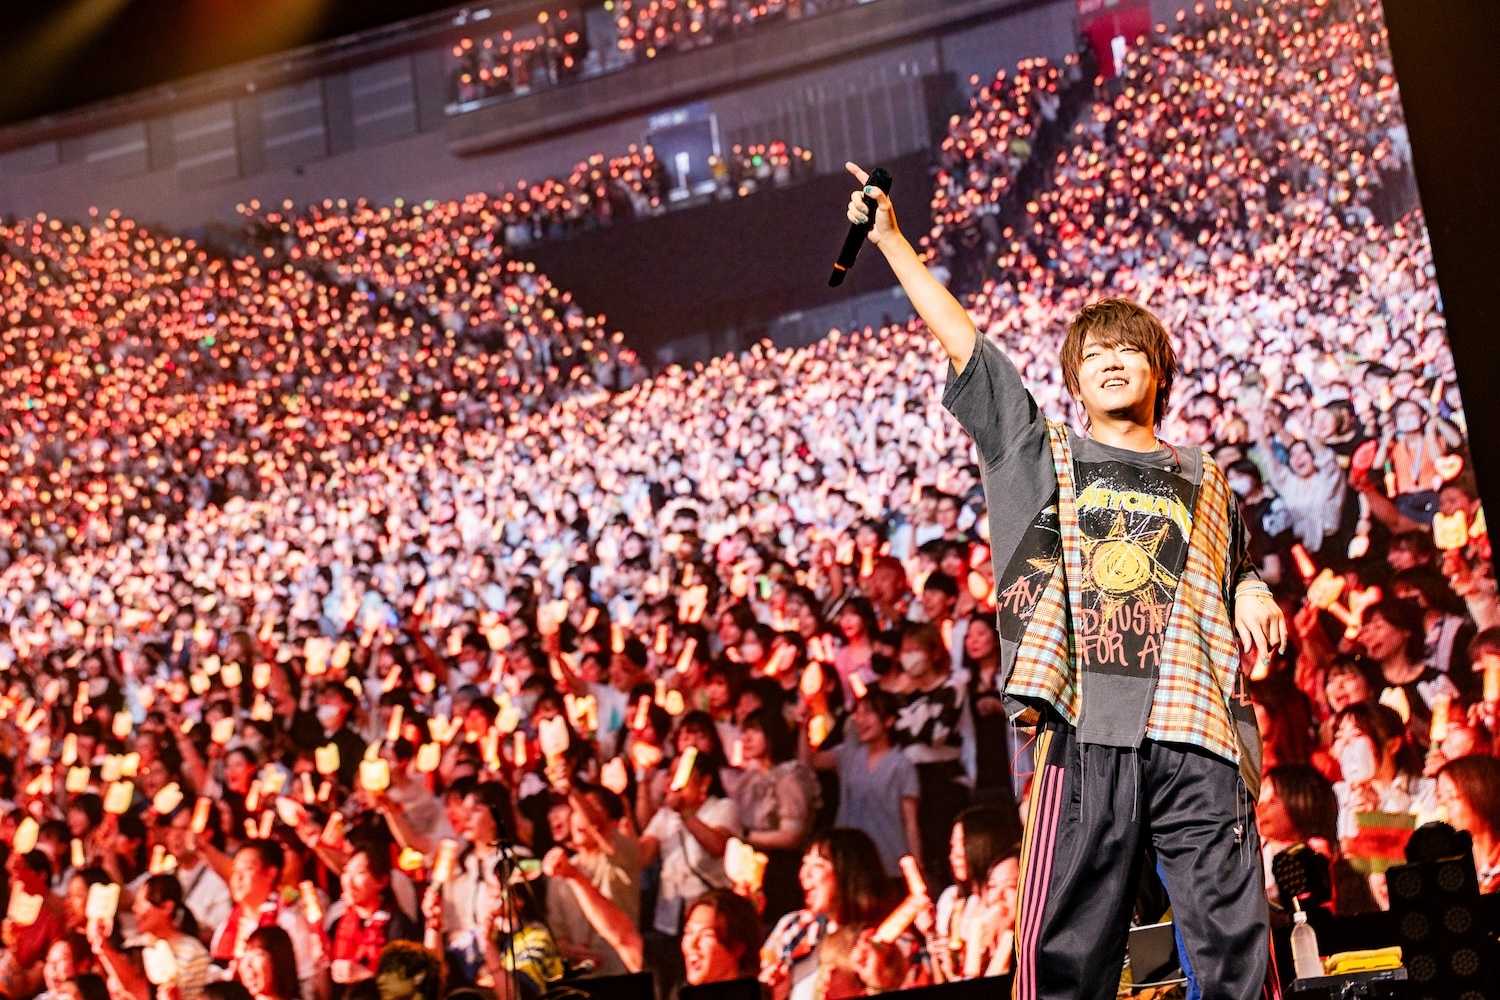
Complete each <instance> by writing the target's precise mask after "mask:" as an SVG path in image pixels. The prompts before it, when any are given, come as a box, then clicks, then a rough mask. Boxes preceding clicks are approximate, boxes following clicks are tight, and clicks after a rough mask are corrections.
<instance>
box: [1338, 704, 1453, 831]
mask: <svg viewBox="0 0 1500 1000" xmlns="http://www.w3.org/2000/svg"><path fill="white" fill-rule="evenodd" d="M1333 757H1334V759H1335V760H1337V761H1338V762H1339V771H1340V774H1341V780H1339V781H1336V782H1334V785H1333V792H1334V795H1335V796H1336V797H1337V798H1338V803H1339V822H1338V834H1339V839H1340V841H1341V842H1342V848H1343V850H1344V852H1345V853H1346V854H1354V855H1358V854H1360V853H1361V851H1360V848H1359V845H1358V844H1357V843H1356V842H1355V838H1356V837H1358V835H1359V823H1358V816H1359V814H1360V813H1367V812H1385V813H1412V814H1415V815H1418V816H1426V815H1430V814H1431V813H1432V812H1433V811H1434V809H1435V808H1436V806H1437V802H1436V783H1435V782H1434V781H1433V780H1432V779H1431V778H1424V777H1422V766H1421V758H1420V756H1419V755H1418V754H1417V753H1416V751H1415V748H1414V747H1413V746H1412V745H1411V744H1410V743H1408V742H1407V740H1406V734H1405V729H1404V727H1403V725H1402V722H1401V716H1399V715H1397V714H1396V712H1395V711H1394V710H1392V709H1390V708H1387V707H1386V706H1384V705H1372V704H1370V703H1368V702H1366V703H1363V704H1359V705H1351V706H1350V707H1349V708H1346V709H1344V711H1342V712H1341V713H1339V717H1338V721H1337V722H1335V723H1334V739H1333Z"/></svg>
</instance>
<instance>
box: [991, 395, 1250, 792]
mask: <svg viewBox="0 0 1500 1000" xmlns="http://www.w3.org/2000/svg"><path fill="white" fill-rule="evenodd" d="M1047 430H1048V434H1049V438H1050V440H1051V445H1052V459H1053V463H1054V465H1055V466H1056V468H1057V486H1058V520H1059V522H1060V526H1061V532H1062V550H1063V558H1062V559H1060V560H1058V562H1057V565H1056V567H1055V568H1054V569H1053V571H1052V577H1051V579H1050V580H1049V581H1048V582H1047V586H1046V588H1045V589H1044V590H1043V592H1042V596H1041V598H1040V599H1039V600H1038V601H1037V605H1036V610H1035V611H1034V612H1033V614H1032V617H1031V621H1030V622H1029V623H1028V625H1027V627H1026V631H1025V633H1024V634H1023V635H1022V637H1021V644H1020V649H1019V650H1018V651H1017V654H1016V660H1015V667H1014V669H1013V670H1012V672H1011V676H1010V679H1009V681H1008V683H1007V685H1006V692H1007V693H1008V694H1010V695H1011V696H1012V697H1014V698H1020V699H1023V700H1031V701H1040V702H1045V703H1046V704H1048V705H1051V706H1052V707H1053V708H1054V709H1056V710H1057V712H1058V713H1059V714H1060V715H1061V716H1062V717H1063V719H1064V720H1065V721H1066V722H1067V723H1068V724H1069V725H1073V726H1076V725H1078V719H1079V716H1080V714H1081V712H1082V709H1083V687H1082V685H1083V671H1082V670H1080V669H1079V668H1078V665H1077V662H1076V660H1075V658H1074V656H1073V650H1074V649H1077V648H1080V646H1081V644H1080V643H1079V641H1078V635H1077V626H1076V623H1074V622H1073V621H1072V620H1071V616H1070V615H1069V614H1068V607H1069V606H1070V605H1077V604H1079V603H1080V602H1081V593H1080V589H1079V586H1078V583H1077V581H1079V580H1080V579H1081V577H1082V568H1081V555H1080V553H1081V551H1082V549H1081V546H1080V535H1079V528H1078V507H1077V502H1076V495H1075V490H1074V485H1073V453H1072V448H1071V447H1070V446H1069V444H1068V431H1067V428H1066V427H1064V426H1063V425H1062V424H1056V423H1053V422H1051V421H1048V424H1047ZM1234 502H1235V501H1234V495H1233V493H1231V492H1230V490H1229V484H1228V482H1227V481H1226V480H1225V478H1224V473H1223V472H1221V471H1220V469H1219V467H1218V466H1217V465H1215V464H1214V462H1213V461H1212V460H1210V459H1208V458H1206V457H1205V459H1204V461H1203V482H1202V485H1201V487H1200V488H1199V491H1198V503H1197V507H1196V509H1195V510H1194V512H1193V529H1192V535H1191V537H1190V539H1189V542H1188V556H1187V565H1186V566H1185V567H1184V569H1183V572H1182V577H1181V580H1180V582H1179V584H1178V588H1177V598H1176V600H1175V601H1174V602H1173V604H1172V612H1171V616H1170V617H1169V618H1168V620H1167V630H1166V635H1165V640H1164V643H1163V648H1162V654H1161V669H1160V673H1159V676H1158V679H1157V684H1156V694H1155V697H1154V698H1153V700H1152V703H1151V715H1150V718H1149V719H1148V720H1147V723H1146V733H1145V735H1146V738H1147V739H1151V740H1157V741H1159V742H1163V743H1188V744H1192V745H1193V746H1199V747H1202V748H1203V749H1205V750H1208V751H1210V752H1211V753H1214V754H1217V755H1218V756H1220V757H1223V758H1224V759H1225V760H1228V761H1231V762H1233V763H1235V764H1239V763H1240V761H1241V753H1242V748H1241V744H1240V739H1239V736H1238V735H1237V731H1236V727H1235V725H1234V718H1233V715H1232V713H1231V711H1230V705H1229V699H1230V698H1232V697H1234V696H1235V693H1234V691H1235V689H1234V684H1235V679H1236V677H1237V676H1238V673H1239V663H1240V656H1239V643H1238V640H1237V639H1236V637H1235V632H1234V624H1233V605H1234V598H1235V593H1234V581H1233V580H1232V579H1231V569H1232V566H1234V565H1235V563H1231V560H1230V555H1231V552H1232V551H1235V550H1238V548H1240V547H1242V546H1243V545H1244V539H1243V531H1242V530H1239V529H1237V523H1238V522H1237V519H1235V518H1233V516H1232V514H1231V511H1232V509H1233V508H1232V507H1231V505H1232V504H1233V503H1234ZM1251 587H1255V588H1260V589H1262V590H1264V589H1265V585H1264V584H1263V583H1260V582H1259V581H1258V580H1257V581H1253V582H1252V581H1248V580H1247V581H1246V582H1245V583H1244V584H1242V585H1241V588H1240V589H1242V590H1246V589H1249V588H1251ZM1265 592H1266V593H1269V590H1265Z"/></svg>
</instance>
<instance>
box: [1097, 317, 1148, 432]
mask: <svg viewBox="0 0 1500 1000" xmlns="http://www.w3.org/2000/svg"><path fill="white" fill-rule="evenodd" d="M1156 389H1157V379H1156V375H1155V374H1154V373H1153V372H1152V370H1151V361H1150V360H1149V359H1148V358H1147V356H1146V352H1145V351H1143V350H1141V349H1140V348H1138V347H1133V346H1132V345H1130V344H1129V343H1127V342H1126V341H1124V340H1120V341H1116V342H1114V343H1101V342H1100V339H1099V337H1098V336H1097V335H1096V334H1093V333H1090V334H1089V335H1088V337H1087V339H1085V340H1084V342H1083V352H1082V358H1081V360H1080V363H1079V365H1078V398H1079V401H1080V402H1082V403H1083V407H1084V409H1085V410H1087V411H1088V414H1089V417H1090V418H1091V419H1093V418H1095V417H1098V416H1103V415H1109V416H1114V417H1125V416H1127V415H1129V416H1134V417H1135V418H1136V419H1137V420H1142V421H1143V422H1145V423H1151V422H1153V420H1152V414H1153V410H1154V407H1155V405H1156V404H1155V401H1156Z"/></svg>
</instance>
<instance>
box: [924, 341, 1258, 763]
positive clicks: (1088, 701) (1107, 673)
mask: <svg viewBox="0 0 1500 1000" xmlns="http://www.w3.org/2000/svg"><path fill="white" fill-rule="evenodd" d="M943 405H944V406H945V407H947V409H948V410H949V411H950V412H951V413H952V414H953V415H954V416H955V417H957V418H958V420H959V422H960V423H961V424H963V426H964V429H965V430H967V431H968V432H969V434H970V436H971V437H972V438H973V439H974V445H975V448H976V450H977V451H978V452H979V458H980V461H981V463H982V467H983V470H984V489H985V495H986V497H987V499H988V506H989V518H990V551H991V555H992V556H993V558H994V560H995V576H996V595H997V596H996V603H997V605H998V615H997V621H998V625H999V631H1000V640H1001V643H1000V644H1001V666H1002V671H1003V672H1002V676H1003V677H1005V678H1007V679H1008V678H1009V677H1010V676H1011V673H1012V671H1013V669H1014V665H1015V659H1016V653H1017V651H1018V649H1019V645H1020V642H1021V639H1022V637H1023V636H1024V635H1025V632H1026V628H1027V626H1028V625H1029V624H1030V622H1031V619H1032V615H1033V614H1034V613H1035V611H1036V607H1037V603H1038V601H1039V600H1040V599H1041V596H1042V593H1043V591H1044V590H1045V589H1046V587H1047V584H1048V581H1049V580H1050V579H1051V578H1052V574H1053V571H1054V570H1055V568H1056V565H1057V560H1058V559H1060V558H1061V556H1062V538H1061V535H1060V533H1059V530H1060V525H1059V520H1058V507H1057V504H1058V494H1057V472H1056V469H1055V468H1054V467H1053V462H1052V452H1051V448H1050V446H1049V444H1048V436H1047V426H1046V421H1045V419H1044V418H1043V416H1042V413H1041V411H1040V409H1039V408H1038V407H1037V405H1036V401H1035V400H1034V399H1033V398H1032V396H1031V394H1030V393H1029V392H1027V391H1026V388H1025V386H1024V385H1023V384H1022V383H1021V378H1020V375H1019V374H1018V373H1017V371H1016V369H1015V366H1014V365H1012V364H1011V363H1010V359H1009V358H1007V357H1006V356H1005V353H1004V352H1003V351H1002V350H1001V349H1000V348H999V347H998V346H997V345H996V344H994V343H993V342H992V341H990V340H988V339H987V338H983V337H981V338H980V339H979V343H978V344H977V345H976V347H975V351H974V355H973V357H972V358H970V360H969V363H968V364H967V365H965V366H964V370H963V371H962V372H955V371H953V369H952V368H951V367H950V369H949V372H948V385H947V388H946V390H945V392H944V396H943ZM1068 439H1069V445H1070V447H1071V449H1072V452H1073V459H1074V470H1073V473H1074V474H1073V481H1074V488H1075V495H1076V497H1077V500H1078V507H1079V518H1080V522H1081V524H1080V529H1081V533H1082V535H1083V538H1082V542H1083V544H1084V547H1085V552H1084V553H1082V554H1081V561H1082V567H1081V568H1082V570H1083V573H1082V576H1083V579H1082V580H1081V581H1080V583H1081V585H1082V589H1083V591H1084V593H1083V594H1082V607H1081V608H1080V609H1079V610H1080V621H1079V625H1080V638H1081V640H1082V641H1083V642H1084V643H1085V644H1087V645H1088V646H1089V648H1088V650H1087V657H1085V656H1083V655H1080V656H1079V661H1080V663H1081V665H1082V666H1083V669H1084V670H1085V671H1086V672H1087V674H1088V677H1087V678H1086V679H1085V682H1084V683H1083V692H1084V705H1083V713H1082V716H1081V718H1080V720H1079V733H1080V738H1083V734H1087V738H1086V742H1092V743H1103V744H1106V745H1111V746H1139V745H1140V741H1141V740H1142V739H1143V738H1144V734H1145V730H1146V725H1147V721H1148V719H1149V717H1150V713H1151V707H1152V699H1153V698H1154V696H1155V688H1156V685H1155V683H1154V681H1152V683H1147V684H1142V683H1141V673H1140V672H1141V671H1142V670H1143V669H1145V670H1147V671H1149V673H1148V675H1147V679H1148V680H1149V679H1152V678H1154V677H1155V676H1156V671H1157V668H1158V658H1159V656H1160V653H1161V641H1162V637H1163V635H1164V633H1165V630H1166V615H1167V612H1168V610H1169V609H1170V608H1171V605H1172V600H1173V595H1174V594H1175V592H1176V589H1177V579H1178V577H1179V576H1180V575H1181V573H1182V570H1183V567H1184V565H1185V561H1186V556H1187V547H1188V546H1187V540H1188V538H1189V536H1190V534H1191V530H1192V516H1193V514H1192V510H1193V506H1194V502H1195V499H1196V491H1197V488H1198V485H1199V484H1200V483H1201V481H1202V476H1203V462H1204V460H1205V459H1204V457H1203V452H1202V450H1201V449H1198V448H1179V449H1176V450H1173V449H1172V448H1170V447H1162V448H1159V449H1157V450H1156V451H1153V452H1133V451H1128V450H1124V449H1118V448H1110V447H1108V446H1107V445H1102V444H1100V443H1099V442H1097V441H1094V440H1092V439H1088V438H1080V437H1078V436H1077V435H1075V434H1072V433H1071V432H1070V433H1069V436H1068ZM1002 567H1003V569H1002ZM1245 572H1246V573H1247V574H1251V571H1250V569H1249V568H1248V567H1247V568H1246V569H1245ZM1251 575H1253V574H1251ZM1083 652H1084V651H1080V654H1082V653H1083ZM1006 707H1007V710H1008V711H1009V713H1010V714H1011V715H1012V716H1014V715H1016V714H1017V713H1018V712H1020V711H1021V710H1022V709H1023V708H1026V707H1033V708H1045V707H1046V706H1041V705H1028V704H1027V703H1026V702H1025V701H1024V700H1022V701H1018V700H1016V699H1013V698H1011V697H1010V696H1009V695H1007V696H1006Z"/></svg>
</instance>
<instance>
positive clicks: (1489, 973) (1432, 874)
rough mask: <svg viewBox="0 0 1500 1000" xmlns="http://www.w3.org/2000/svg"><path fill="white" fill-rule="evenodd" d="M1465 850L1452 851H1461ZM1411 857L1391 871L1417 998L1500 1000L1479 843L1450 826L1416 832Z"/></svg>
mask: <svg viewBox="0 0 1500 1000" xmlns="http://www.w3.org/2000/svg"><path fill="white" fill-rule="evenodd" d="M1455 850H1456V851H1458V852H1460V853H1449V852H1453V851H1455ZM1407 857H1408V858H1409V859H1411V860H1410V863H1408V864H1405V865H1399V866H1397V867H1394V868H1391V869H1389V870H1388V871H1387V872H1386V888H1387V890H1388V891H1389V893H1390V901H1391V915H1392V916H1393V917H1394V918H1395V921H1396V932H1397V934H1398V935H1399V937H1400V941H1401V953H1402V961H1403V964H1404V965H1405V966H1406V972H1407V975H1408V977H1409V980H1408V995H1409V996H1410V997H1411V998H1412V1000H1497V998H1500V992H1497V987H1496V982H1495V974H1496V968H1495V959H1494V956H1493V949H1494V943H1493V942H1492V941H1490V940H1489V939H1488V937H1487V936H1486V935H1485V933H1484V930H1483V926H1482V921H1481V920H1480V914H1479V880H1478V877H1477V874H1476V872H1475V869H1474V857H1473V853H1472V846H1471V842H1470V841H1469V838H1468V837H1467V836H1466V835H1460V834H1458V833H1457V832H1456V831H1454V830H1453V828H1452V827H1449V826H1446V825H1445V824H1430V825H1428V826H1425V827H1423V828H1421V829H1420V830H1418V831H1417V832H1416V833H1414V834H1413V835H1412V839H1411V843H1410V844H1408V846H1407Z"/></svg>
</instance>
